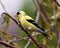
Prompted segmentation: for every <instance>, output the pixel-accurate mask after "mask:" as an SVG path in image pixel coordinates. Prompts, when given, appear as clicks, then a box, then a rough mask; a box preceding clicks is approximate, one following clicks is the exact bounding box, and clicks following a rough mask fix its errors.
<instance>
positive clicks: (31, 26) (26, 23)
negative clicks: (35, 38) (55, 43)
mask: <svg viewBox="0 0 60 48" xmlns="http://www.w3.org/2000/svg"><path fill="white" fill-rule="evenodd" d="M17 19H18V21H19V23H20V24H21V25H22V26H23V28H24V29H26V30H27V31H30V32H39V33H41V34H43V35H44V36H45V37H46V38H49V37H50V36H49V35H48V34H46V33H45V30H44V29H43V28H41V27H40V26H39V25H38V23H36V22H35V20H34V19H33V18H31V17H30V16H28V15H27V14H26V13H25V12H24V11H19V12H17Z"/></svg>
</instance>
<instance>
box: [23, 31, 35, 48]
mask: <svg viewBox="0 0 60 48" xmlns="http://www.w3.org/2000/svg"><path fill="white" fill-rule="evenodd" d="M32 36H34V32H33V33H32ZM30 42H31V39H29V41H28V42H27V44H26V45H25V47H24V48H28V46H29V44H30Z"/></svg>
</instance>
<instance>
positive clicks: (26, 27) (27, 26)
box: [19, 16, 36, 30]
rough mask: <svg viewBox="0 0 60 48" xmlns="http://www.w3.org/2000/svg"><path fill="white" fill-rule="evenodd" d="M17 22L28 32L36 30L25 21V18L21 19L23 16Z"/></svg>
mask: <svg viewBox="0 0 60 48" xmlns="http://www.w3.org/2000/svg"><path fill="white" fill-rule="evenodd" d="M19 21H20V23H21V25H22V26H23V27H24V28H25V29H29V30H35V29H36V27H35V26H34V25H33V24H32V23H30V22H28V21H27V20H26V17H23V16H22V17H20V18H19Z"/></svg>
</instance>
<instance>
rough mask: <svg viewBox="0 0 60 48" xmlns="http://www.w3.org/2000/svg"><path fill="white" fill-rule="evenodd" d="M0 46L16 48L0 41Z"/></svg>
mask: <svg viewBox="0 0 60 48" xmlns="http://www.w3.org/2000/svg"><path fill="white" fill-rule="evenodd" d="M0 44H2V45H4V46H6V47H10V48H16V47H15V46H13V45H11V44H8V43H7V42H3V41H1V40H0Z"/></svg>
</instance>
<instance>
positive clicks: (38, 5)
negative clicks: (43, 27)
mask: <svg viewBox="0 0 60 48" xmlns="http://www.w3.org/2000/svg"><path fill="white" fill-rule="evenodd" d="M32 1H33V3H34V5H35V7H36V9H37V10H39V11H40V15H41V16H40V17H41V18H43V20H44V21H45V22H46V23H47V25H49V23H50V21H49V19H48V18H45V16H47V14H46V13H45V12H44V10H43V9H42V6H41V5H40V3H38V2H39V1H38V0H32ZM43 15H44V16H43Z"/></svg>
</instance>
